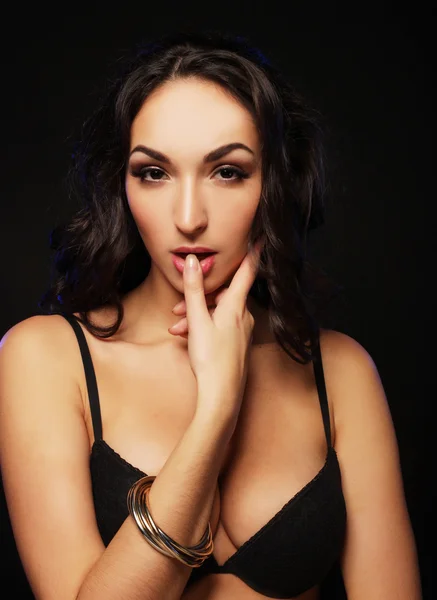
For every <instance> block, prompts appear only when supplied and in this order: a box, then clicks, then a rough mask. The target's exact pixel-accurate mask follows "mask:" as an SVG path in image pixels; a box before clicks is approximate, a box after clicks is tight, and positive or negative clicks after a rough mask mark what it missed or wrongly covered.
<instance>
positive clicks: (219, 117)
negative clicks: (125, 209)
mask: <svg viewBox="0 0 437 600" xmlns="http://www.w3.org/2000/svg"><path fill="white" fill-rule="evenodd" d="M233 141H241V142H245V143H247V144H248V145H251V147H252V148H254V150H256V149H257V147H258V133H257V130H256V127H255V124H254V122H253V119H252V116H251V114H250V113H249V111H248V110H247V109H246V108H245V107H244V106H242V105H241V104H240V103H239V102H238V101H237V100H236V99H235V98H233V97H232V96H231V95H230V94H229V93H227V92H226V91H225V90H224V89H223V88H222V87H220V86H219V85H218V84H214V83H212V82H209V81H203V80H199V79H186V80H177V81H172V82H166V83H165V84H163V85H162V86H160V87H159V88H158V89H157V90H155V91H154V92H153V93H152V94H151V95H150V96H149V97H148V98H147V100H146V101H145V102H144V104H143V106H142V107H141V109H140V110H139V112H138V114H137V115H136V117H135V119H134V121H133V123H132V128H131V147H134V146H135V145H137V144H141V143H147V144H150V145H151V146H154V144H155V146H156V147H157V148H159V149H160V150H162V151H164V152H165V151H166V150H167V151H168V152H169V153H171V152H172V151H173V150H174V151H177V150H178V148H181V147H183V148H184V149H185V151H186V150H187V147H192V148H193V152H194V151H195V150H196V148H197V149H198V150H199V152H205V151H206V150H208V149H210V148H211V147H212V146H214V147H215V146H219V145H221V144H224V143H229V142H233Z"/></svg>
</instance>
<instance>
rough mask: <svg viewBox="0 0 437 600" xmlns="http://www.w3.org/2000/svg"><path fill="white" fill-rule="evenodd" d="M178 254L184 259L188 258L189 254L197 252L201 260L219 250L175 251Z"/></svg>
mask: <svg viewBox="0 0 437 600" xmlns="http://www.w3.org/2000/svg"><path fill="white" fill-rule="evenodd" d="M173 254H175V255H176V256H180V257H181V258H183V259H184V260H185V259H186V258H187V256H188V255H189V254H195V255H196V256H197V258H198V260H199V261H202V260H203V259H204V258H207V257H208V256H212V255H213V254H217V252H173Z"/></svg>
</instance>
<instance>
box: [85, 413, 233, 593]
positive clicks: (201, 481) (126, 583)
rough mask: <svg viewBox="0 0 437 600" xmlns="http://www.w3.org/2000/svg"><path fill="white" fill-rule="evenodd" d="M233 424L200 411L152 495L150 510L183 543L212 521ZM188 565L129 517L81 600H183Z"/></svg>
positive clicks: (96, 567) (189, 542)
mask: <svg viewBox="0 0 437 600" xmlns="http://www.w3.org/2000/svg"><path fill="white" fill-rule="evenodd" d="M232 432H233V423H232V420H230V419H228V418H226V417H223V416H220V417H219V416H218V415H215V416H213V415H211V416H208V415H207V414H204V413H201V412H196V414H195V416H194V418H193V420H192V422H191V423H190V425H189V426H188V428H187V430H186V431H185V433H184V435H183V436H182V438H181V440H180V441H179V443H178V444H177V445H176V447H175V449H174V450H173V452H172V453H171V455H170V456H169V458H168V460H167V461H166V463H165V465H164V467H163V468H162V469H161V471H160V472H159V474H158V475H157V477H156V479H155V481H154V482H153V485H152V487H151V489H150V492H149V501H150V511H151V514H152V516H153V518H154V520H155V522H156V523H157V524H158V525H159V527H160V528H161V529H163V530H164V531H165V532H166V533H167V534H168V535H170V536H171V537H172V538H173V539H175V540H176V541H177V542H179V543H181V544H183V545H187V546H192V545H194V544H196V543H198V542H199V540H200V539H201V537H202V535H203V533H204V532H205V529H206V527H207V525H208V522H209V520H210V517H211V509H212V506H213V502H214V495H215V492H216V488H217V477H218V473H219V470H220V466H221V464H222V461H223V457H224V453H225V451H226V447H227V444H228V442H229V439H230V437H231V435H232ZM190 573H191V567H188V566H186V565H184V564H183V563H181V562H180V561H178V560H177V559H174V558H169V557H167V556H164V555H163V554H161V553H160V552H158V551H157V550H155V549H154V548H153V547H152V546H151V545H150V544H149V543H148V542H147V541H146V540H145V539H144V538H143V536H142V534H141V533H140V531H139V530H138V528H137V526H136V524H135V522H134V520H133V519H132V517H130V516H129V517H128V518H127V519H126V520H125V522H124V523H123V525H122V526H121V528H120V529H119V531H118V532H117V534H116V535H115V536H114V538H113V540H112V541H111V543H110V544H109V546H108V547H107V549H106V550H105V552H104V553H103V554H102V556H101V557H100V559H99V560H98V561H97V562H96V564H95V565H94V567H93V568H92V569H91V571H90V572H89V574H88V576H87V578H86V580H85V581H84V583H83V584H82V586H81V589H80V593H79V594H78V596H77V600H91V599H92V600H99V599H100V598H102V599H103V598H104V599H105V600H112V599H114V600H115V599H117V600H119V599H120V598H123V600H152V599H153V600H155V599H157V598H159V599H163V600H164V599H165V600H179V598H180V597H181V595H182V592H183V590H184V587H185V585H186V582H187V580H188V578H189V576H190Z"/></svg>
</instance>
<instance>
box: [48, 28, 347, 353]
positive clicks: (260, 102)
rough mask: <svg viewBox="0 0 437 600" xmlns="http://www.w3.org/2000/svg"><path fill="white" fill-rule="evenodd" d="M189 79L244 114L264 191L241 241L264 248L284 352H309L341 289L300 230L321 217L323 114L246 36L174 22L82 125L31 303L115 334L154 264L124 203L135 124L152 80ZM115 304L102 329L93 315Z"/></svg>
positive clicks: (260, 283)
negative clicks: (69, 209)
mask: <svg viewBox="0 0 437 600" xmlns="http://www.w3.org/2000/svg"><path fill="white" fill-rule="evenodd" d="M188 77H197V78H201V79H203V80H208V81H212V82H214V83H218V84H219V85H220V86H222V87H223V88H224V89H225V90H227V91H228V92H229V93H230V94H232V96H233V97H234V98H235V99H236V100H237V101H238V102H240V103H241V104H242V105H243V106H244V107H245V108H246V109H247V110H248V111H249V112H250V114H251V115H252V118H253V120H254V123H255V125H256V127H257V131H258V134H259V136H260V139H261V142H262V144H261V146H262V156H261V159H262V191H261V197H260V201H259V205H258V208H257V211H256V214H255V217H254V220H253V223H252V227H251V231H250V239H249V248H251V247H252V246H253V244H254V243H255V242H256V241H257V239H258V238H259V237H260V236H261V235H264V236H265V246H264V250H263V252H262V254H261V260H260V269H259V273H258V276H257V278H256V281H255V283H254V284H253V286H252V288H251V290H250V294H251V295H252V296H253V297H254V298H255V299H256V300H257V301H258V303H260V304H261V305H262V306H263V307H265V308H267V309H268V314H269V322H270V328H271V330H272V332H273V334H274V336H275V339H276V340H277V342H278V343H279V344H280V345H281V347H282V348H283V349H284V350H285V352H286V353H287V354H288V355H289V356H290V357H291V358H293V359H294V360H296V361H297V362H299V363H302V364H306V363H307V362H309V361H310V360H311V359H312V356H314V349H315V347H316V345H317V344H318V338H319V336H318V332H319V329H320V326H321V324H322V323H321V320H322V315H323V314H324V311H325V309H326V307H327V305H328V304H329V303H330V300H331V299H332V298H333V297H335V296H336V295H337V293H338V292H339V291H340V289H341V288H340V286H338V285H337V284H335V283H333V282H332V280H331V279H330V278H329V277H328V276H327V275H326V274H325V273H324V272H323V271H322V270H321V269H317V268H316V267H315V266H314V265H312V263H311V261H309V259H308V252H307V245H308V244H307V237H308V231H309V230H310V229H314V228H315V227H317V226H319V225H321V224H322V223H323V222H324V196H325V191H326V190H325V168H324V165H325V155H324V149H323V145H322V137H323V135H322V133H323V132H322V126H321V123H320V121H321V120H320V115H319V113H318V112H317V111H316V110H314V109H313V108H311V107H310V106H308V105H307V103H306V102H305V100H304V99H303V98H302V97H301V96H300V95H299V94H298V93H297V92H296V90H295V89H294V87H293V86H292V85H291V83H290V82H289V81H288V80H287V79H286V78H285V77H284V76H283V75H282V74H281V71H280V69H279V68H277V67H276V66H275V65H274V64H272V61H271V60H269V59H267V58H266V57H265V55H264V54H263V53H262V52H261V51H260V50H259V49H258V48H256V47H253V46H252V45H251V44H250V43H249V41H248V39H247V38H246V37H243V36H238V35H229V34H224V33H221V32H217V31H214V30H208V31H203V32H200V33H199V32H192V31H187V30H184V31H177V32H173V33H170V34H166V35H163V36H161V37H158V38H155V39H154V40H153V41H152V42H148V43H145V44H142V45H141V46H138V47H136V48H135V51H134V53H133V55H131V56H129V57H127V58H125V59H124V61H122V62H121V63H120V64H119V65H118V68H117V72H116V76H114V77H111V78H110V81H109V83H108V86H107V87H106V89H105V91H104V95H103V98H102V99H101V102H100V103H99V105H98V107H97V109H96V110H95V111H94V113H93V114H92V115H91V117H90V118H89V119H88V120H87V121H86V122H85V123H84V124H83V127H82V132H81V136H80V140H79V142H78V143H77V145H76V150H75V153H74V156H73V161H72V166H71V169H70V171H69V173H68V181H69V189H70V190H71V193H72V194H73V195H74V196H75V197H76V198H77V199H78V200H79V203H80V207H79V209H78V210H77V211H76V212H75V213H74V214H73V216H72V217H71V219H70V220H69V221H68V222H66V223H63V224H61V225H58V226H56V227H54V229H53V230H52V232H51V236H50V248H51V250H52V251H53V253H54V257H53V262H52V273H51V276H50V277H51V279H50V281H51V283H50V285H49V289H48V290H47V291H46V292H45V293H44V295H43V296H42V298H41V299H40V301H39V303H38V306H39V308H40V309H41V310H42V311H43V312H45V313H49V314H56V313H58V314H59V313H61V314H72V313H78V314H79V315H80V320H81V322H82V323H83V324H84V326H85V327H86V328H87V329H88V330H89V331H90V332H91V333H92V334H94V335H96V336H98V337H102V338H107V337H110V336H112V335H114V334H115V333H116V332H117V330H118V328H119V327H120V325H121V323H122V320H123V304H122V298H123V295H124V294H126V293H127V292H129V291H130V290H132V289H134V288H135V287H136V286H138V285H139V284H140V283H141V282H142V281H143V280H144V279H145V277H146V276H147V274H148V272H149V269H150V256H149V254H148V252H147V249H146V248H145V246H144V243H143V241H142V239H141V237H140V234H139V232H138V229H137V226H136V224H135V222H134V220H133V217H132V215H131V212H130V209H129V207H128V203H127V198H126V192H125V187H124V177H125V169H126V165H127V160H128V155H129V142H130V129H131V124H132V122H133V120H134V118H135V116H136V114H137V113H138V111H139V110H140V108H141V106H142V105H143V103H144V102H145V101H146V100H147V98H148V96H149V95H150V94H151V93H152V92H153V91H154V90H155V89H156V88H157V87H158V86H160V85H162V84H164V83H165V82H167V81H173V80H176V79H179V78H188ZM104 306H106V307H113V308H115V309H116V315H117V316H116V320H115V322H114V323H113V324H112V325H110V326H108V327H103V326H98V325H96V324H95V323H93V322H92V320H91V319H90V315H89V312H90V311H92V310H95V309H97V308H101V307H104Z"/></svg>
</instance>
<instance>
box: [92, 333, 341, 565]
mask: <svg viewBox="0 0 437 600" xmlns="http://www.w3.org/2000/svg"><path fill="white" fill-rule="evenodd" d="M89 343H90V351H91V355H92V359H93V364H94V368H95V372H96V378H97V385H98V392H99V398H100V409H101V415H102V428H103V439H104V440H105V442H106V443H107V444H108V445H109V446H110V447H111V448H112V449H113V450H115V451H116V452H117V453H118V454H119V455H120V456H121V457H122V458H123V459H124V460H126V461H127V462H129V463H130V464H131V465H134V466H135V467H137V468H139V469H141V470H142V471H143V472H145V473H147V474H151V475H153V474H157V473H158V472H159V470H160V469H161V468H162V466H163V465H164V464H165V462H166V460H167V459H168V457H169V455H170V454H171V452H172V451H173V449H174V447H175V446H176V444H177V443H178V441H179V440H180V438H181V437H182V436H183V434H184V432H185V430H186V428H187V426H188V425H189V423H190V421H191V419H192V417H193V414H194V411H195V408H196V401H197V398H196V395H197V386H196V380H195V378H194V375H193V373H192V371H191V368H190V365H189V360H188V357H187V355H186V353H185V354H184V353H183V352H181V351H180V350H176V349H172V350H169V349H168V348H156V347H155V348H153V349H151V348H150V349H148V348H146V349H144V348H142V349H138V348H135V347H131V346H129V345H125V346H120V345H118V346H117V345H116V344H108V343H105V342H101V341H97V340H95V339H93V340H90V342H89ZM82 389H83V395H84V410H85V415H86V422H87V428H88V433H89V437H90V445H91V444H92V441H93V430H92V420H91V414H90V409H89V403H88V396H87V393H86V382H83V385H82ZM331 413H332V411H331ZM331 429H332V430H333V427H332V424H331ZM325 458H326V439H325V432H324V427H323V420H322V415H321V410H320V403H319V398H318V394H317V388H316V385H315V381H314V374H313V367H312V365H311V364H310V365H306V366H302V365H298V364H297V363H295V362H294V361H292V359H291V358H289V357H287V356H286V355H285V353H284V352H283V351H282V350H281V349H280V348H279V347H278V346H276V345H272V344H267V345H264V346H261V347H253V348H252V349H251V352H250V359H249V370H248V376H247V383H246V389H245V394H244V398H243V402H242V407H241V411H240V416H239V419H238V424H237V427H236V429H235V433H234V435H233V437H232V439H231V442H230V444H229V447H228V449H227V453H226V457H225V460H224V462H223V464H222V468H221V472H220V477H219V482H218V484H219V491H220V520H219V524H218V528H217V532H216V537H215V540H214V542H215V548H216V550H215V556H216V559H217V561H218V563H219V564H220V563H223V562H225V560H226V559H227V558H228V557H229V556H231V555H232V554H233V553H234V552H235V551H236V550H237V549H238V548H239V547H240V546H242V545H243V544H244V543H245V542H246V541H247V540H248V539H249V538H250V537H251V536H253V535H254V534H255V533H256V532H257V531H258V530H259V529H261V528H262V527H263V526H264V525H265V524H266V523H267V522H268V521H269V520H270V519H271V518H272V517H273V515H275V514H276V513H277V512H278V511H279V510H280V509H281V508H282V507H283V506H284V504H286V503H287V502H288V501H289V500H290V499H291V498H292V497H293V496H295V495H296V494H297V493H298V492H299V491H300V490H301V489H302V488H303V487H304V486H305V485H306V484H307V483H308V482H309V481H310V480H311V479H312V478H313V477H314V476H315V475H316V474H317V473H318V472H319V471H320V469H321V468H322V466H323V464H324V461H325Z"/></svg>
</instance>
